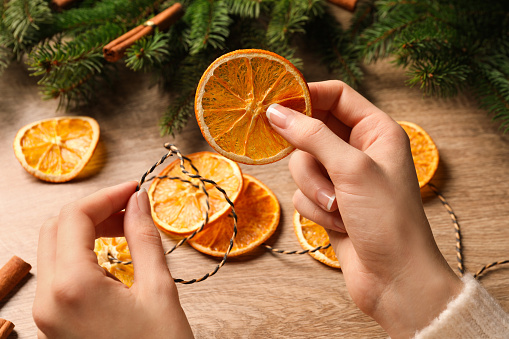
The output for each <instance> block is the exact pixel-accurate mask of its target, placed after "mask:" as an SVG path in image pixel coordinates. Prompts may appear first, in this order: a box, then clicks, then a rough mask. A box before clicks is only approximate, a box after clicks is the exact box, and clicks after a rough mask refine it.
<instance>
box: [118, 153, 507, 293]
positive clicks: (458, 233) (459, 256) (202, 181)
mask: <svg viewBox="0 0 509 339" xmlns="http://www.w3.org/2000/svg"><path fill="white" fill-rule="evenodd" d="M164 147H165V148H166V149H167V150H168V153H166V154H165V155H164V156H163V157H162V158H161V159H160V160H159V161H158V162H156V163H155V164H154V165H153V166H152V167H151V168H150V169H149V170H148V171H146V172H145V173H144V174H143V176H142V177H141V179H140V181H139V182H138V186H137V187H136V191H138V190H139V189H140V188H141V185H143V183H145V182H148V181H151V180H153V179H156V178H157V179H168V180H179V181H181V182H183V183H186V184H189V185H191V186H193V187H195V188H197V189H201V190H202V191H203V193H204V194H205V202H206V205H207V210H206V212H205V215H204V221H203V223H202V224H201V225H200V227H199V228H198V229H197V230H196V231H194V232H193V233H191V234H190V235H189V236H187V237H185V238H183V239H181V240H180V241H179V242H178V243H176V244H175V245H174V246H173V247H172V248H171V249H169V250H167V251H166V252H165V253H164V254H165V255H168V254H170V253H172V252H173V251H174V250H175V249H177V248H178V247H180V246H182V245H183V244H185V243H186V241H187V240H189V239H192V238H193V237H194V236H195V235H196V234H198V233H199V232H201V231H202V230H203V228H204V227H205V225H206V224H207V223H208V221H209V212H210V203H209V200H210V199H209V198H210V197H209V194H208V192H207V189H206V188H205V183H209V184H211V185H213V186H214V188H215V189H217V190H218V191H219V192H221V194H222V195H223V196H224V199H225V200H226V202H227V203H228V204H229V205H230V207H231V217H232V218H233V234H232V237H231V239H230V244H229V246H228V249H227V250H226V252H225V254H224V256H223V258H222V260H221V262H219V264H217V265H216V267H215V268H214V269H213V270H212V271H211V272H208V273H206V274H205V275H204V276H202V277H201V278H197V279H191V280H184V279H178V278H174V279H173V280H174V281H175V282H176V283H181V284H193V283H197V282H200V281H203V280H205V279H207V278H209V277H211V276H213V275H214V274H216V273H217V272H218V271H219V269H220V268H221V267H223V266H224V264H225V263H226V260H227V258H228V255H229V254H230V252H231V250H232V248H233V244H234V241H235V237H236V236H237V219H238V218H237V214H236V213H235V207H234V204H233V202H232V201H231V200H230V198H229V197H228V194H227V193H226V192H225V190H224V189H222V188H221V187H220V186H219V185H218V184H217V183H216V182H214V181H213V180H211V179H207V178H204V177H202V176H201V175H200V174H199V171H198V169H197V168H196V167H195V166H194V165H193V163H192V161H191V159H189V158H187V157H185V156H183V155H182V153H181V152H180V151H179V149H178V148H177V147H176V146H175V145H172V144H169V143H166V144H165V145H164ZM173 155H176V156H177V157H178V159H179V161H180V169H181V171H182V173H184V174H185V175H186V176H187V177H188V178H190V179H198V180H199V181H200V183H199V184H195V183H193V182H192V181H191V180H190V179H185V178H182V177H177V176H172V177H170V176H153V177H151V178H148V179H147V176H148V175H150V174H151V173H152V172H153V171H154V170H155V168H156V167H157V166H159V165H161V164H162V163H163V162H164V161H165V160H166V159H167V158H169V157H171V156H173ZM186 161H187V162H188V163H189V165H190V166H191V168H192V169H193V171H195V172H196V173H194V174H193V173H191V172H189V171H188V170H186V168H185V162H186ZM428 186H429V188H430V189H431V190H432V191H433V193H435V195H436V196H437V197H438V199H439V200H440V202H441V203H442V205H443V206H444V207H445V209H446V210H447V212H448V213H449V216H450V218H451V220H452V223H453V226H454V230H455V237H456V260H457V270H458V272H459V275H460V276H463V274H464V273H465V267H464V263H463V247H462V243H461V228H460V224H459V222H458V218H457V217H456V214H455V213H454V210H453V209H452V207H451V205H450V204H449V203H448V201H447V200H446V199H445V197H444V195H443V194H442V193H441V192H440V191H439V190H438V188H437V187H436V186H435V185H433V184H432V183H428ZM263 245H264V246H265V248H266V249H267V250H269V251H271V252H273V253H278V254H307V253H313V252H316V251H319V250H325V249H327V248H329V247H330V246H331V244H330V243H329V244H327V245H323V246H317V247H315V248H312V249H306V250H300V251H297V250H291V251H288V250H281V249H276V248H273V247H272V246H270V245H267V244H263ZM108 258H109V260H110V262H112V263H116V264H124V265H129V264H132V261H121V260H118V259H117V258H115V257H113V256H112V255H111V253H108ZM508 263H509V260H501V261H496V262H492V263H490V264H488V265H485V266H483V267H482V268H481V269H480V270H478V271H477V273H475V274H474V278H476V279H480V277H481V276H482V275H483V274H484V273H485V272H486V270H487V269H490V268H492V267H494V266H497V265H503V264H508Z"/></svg>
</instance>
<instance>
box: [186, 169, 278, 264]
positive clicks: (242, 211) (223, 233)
mask: <svg viewBox="0 0 509 339" xmlns="http://www.w3.org/2000/svg"><path fill="white" fill-rule="evenodd" d="M243 177H244V187H243V190H242V194H241V195H240V197H239V198H238V199H237V201H236V203H235V212H236V213H237V217H238V222H237V231H238V232H237V236H236V237H235V241H234V243H233V248H232V250H231V251H230V254H229V256H230V257H235V256H238V255H241V254H244V253H247V252H249V251H251V250H253V249H254V248H256V247H257V246H259V245H261V244H262V243H263V242H264V241H266V240H267V239H268V238H270V236H271V235H272V234H273V233H274V231H275V230H276V228H277V226H278V224H279V216H280V207H279V202H278V200H277V198H276V196H275V195H274V193H273V192H272V191H271V190H270V189H269V188H268V187H267V186H265V185H264V184H263V183H262V182H261V181H259V180H258V179H256V178H254V177H252V176H250V175H247V174H244V175H243ZM232 234H233V218H231V217H230V216H229V215H226V214H225V215H223V216H222V217H221V218H219V219H217V220H216V221H215V222H214V223H212V224H211V225H210V226H208V227H207V228H206V229H204V230H203V231H201V232H200V233H198V234H197V235H196V236H195V237H194V238H192V239H189V240H188V243H189V244H190V245H191V246H193V247H194V248H195V249H196V250H198V251H200V252H202V253H205V254H208V255H212V256H215V257H223V256H224V254H225V253H226V250H227V249H228V246H229V245H230V239H231V237H232Z"/></svg>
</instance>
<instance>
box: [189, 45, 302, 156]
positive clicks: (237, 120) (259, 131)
mask: <svg viewBox="0 0 509 339" xmlns="http://www.w3.org/2000/svg"><path fill="white" fill-rule="evenodd" d="M274 103H278V104H281V105H284V106H286V107H289V108H292V109H294V110H296V111H299V112H301V113H304V114H306V115H309V116H311V100H310V96H309V89H308V86H307V84H306V81H305V80H304V78H303V76H302V74H301V73H300V72H299V70H297V68H295V66H293V65H292V64H291V63H290V62H289V61H288V60H286V59H285V58H283V57H281V56H279V55H277V54H275V53H272V52H268V51H264V50H261V49H245V50H237V51H233V52H230V53H227V54H225V55H223V56H221V57H220V58H218V59H217V60H215V61H214V62H213V63H212V64H211V65H210V66H209V67H208V68H207V70H206V71H205V73H204V74H203V76H202V78H201V80H200V83H199V84H198V89H197V91H196V98H195V113H196V119H197V120H198V124H199V126H200V129H201V132H202V134H203V136H204V137H205V139H206V140H207V142H208V143H209V144H210V146H212V148H214V149H215V150H216V151H217V152H219V153H221V154H222V155H224V156H225V157H227V158H229V159H232V160H235V161H237V162H241V163H245V164H266V163H271V162H274V161H277V160H279V159H282V158H283V157H285V156H287V155H288V154H289V153H290V152H291V151H293V149H294V148H293V146H292V145H290V144H289V143H288V142H287V141H286V140H285V139H283V138H282V137H281V136H280V135H279V134H277V133H276V132H274V130H273V129H272V127H271V126H270V124H269V122H268V120H267V117H266V115H265V111H266V110H267V108H268V107H269V106H270V105H271V104H274Z"/></svg>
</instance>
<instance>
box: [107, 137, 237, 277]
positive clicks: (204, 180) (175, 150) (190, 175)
mask: <svg viewBox="0 0 509 339" xmlns="http://www.w3.org/2000/svg"><path fill="white" fill-rule="evenodd" d="M164 147H165V148H166V149H168V153H166V154H165V155H164V156H163V157H162V158H161V159H160V160H159V161H158V162H156V163H155V164H154V165H153V166H152V167H151V168H150V169H149V170H148V171H146V172H145V173H144V174H143V176H142V177H141V179H140V181H139V182H138V186H137V187H136V191H138V190H139V189H140V188H141V185H143V183H144V182H147V181H150V180H153V179H155V178H157V179H168V180H179V181H181V182H183V183H187V184H189V185H192V186H193V187H195V188H199V189H201V190H202V191H203V193H204V194H205V202H206V205H207V210H206V212H205V216H204V221H203V223H202V224H201V225H200V227H199V228H198V229H197V230H196V231H194V232H193V233H191V234H190V235H188V236H187V237H185V238H183V239H181V240H180V241H179V242H178V243H177V244H175V245H174V246H173V247H172V248H171V249H169V250H167V251H166V252H165V253H164V254H165V255H168V254H170V253H172V252H173V251H174V250H175V249H177V248H178V247H180V246H182V245H183V244H184V243H185V242H186V241H187V240H189V239H192V238H193V237H194V236H195V235H196V234H197V233H198V232H200V231H201V230H203V228H204V227H205V225H206V224H207V223H208V221H209V212H210V203H209V194H208V192H207V189H206V188H205V183H209V184H211V185H213V186H214V188H215V189H217V190H218V191H219V192H221V194H223V196H224V199H225V200H226V202H227V203H228V204H229V205H230V207H231V217H232V218H233V234H232V237H231V239H230V244H229V245H228V248H227V250H226V252H225V254H224V256H223V258H222V260H221V262H219V264H217V265H216V267H215V268H214V269H213V270H212V271H211V272H208V273H206V274H205V275H204V276H202V277H200V278H197V279H191V280H184V279H178V278H173V280H174V281H175V282H176V283H180V284H193V283H197V282H200V281H203V280H205V279H207V278H209V277H211V276H213V275H214V274H216V273H217V272H218V271H219V269H220V268H221V267H223V266H224V264H225V263H226V259H227V258H228V255H229V254H230V252H231V250H232V248H233V242H234V241H235V237H236V236H237V214H236V213H235V207H234V204H233V202H232V201H231V200H230V198H229V197H228V194H227V193H226V192H225V190H224V189H222V188H221V187H220V186H219V185H218V184H217V183H216V182H215V181H213V180H211V179H207V178H204V177H202V176H201V175H200V174H199V171H198V169H197V168H196V167H195V166H194V165H193V163H192V161H191V159H189V158H187V157H185V156H183V155H182V153H180V151H179V149H178V148H177V147H176V146H175V145H171V144H168V143H167V144H165V145H164ZM173 155H176V156H177V157H178V159H179V160H180V169H181V171H182V173H184V174H185V175H186V176H187V177H188V178H191V179H198V180H199V181H200V184H199V185H197V184H194V183H193V182H191V180H189V179H185V178H181V177H169V176H154V177H151V178H149V179H147V176H148V175H149V174H150V173H152V172H153V171H154V170H155V168H156V167H157V166H159V165H161V164H162V163H163V162H164V161H165V160H166V159H167V158H169V157H171V156H173ZM186 161H187V162H188V163H189V165H190V166H191V168H192V169H193V171H195V173H194V174H193V173H191V172H189V171H188V170H186V168H185V162H186ZM108 258H109V260H110V261H111V262H112V263H116V264H123V265H129V264H132V261H121V260H118V259H117V258H115V257H113V256H112V255H111V253H109V254H108Z"/></svg>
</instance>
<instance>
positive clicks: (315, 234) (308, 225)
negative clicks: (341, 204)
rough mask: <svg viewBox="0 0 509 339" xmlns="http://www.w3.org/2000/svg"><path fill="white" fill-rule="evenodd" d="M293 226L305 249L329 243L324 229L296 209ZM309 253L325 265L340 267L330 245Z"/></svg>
mask: <svg viewBox="0 0 509 339" xmlns="http://www.w3.org/2000/svg"><path fill="white" fill-rule="evenodd" d="M293 227H294V230H295V234H296V235H297V239H298V240H299V243H300V245H301V246H302V248H303V249H305V250H312V249H314V248H316V247H318V246H326V245H327V244H328V243H329V235H328V234H327V232H326V231H325V229H324V228H323V227H322V226H320V225H318V224H317V223H315V222H314V221H311V220H309V219H306V218H304V217H303V216H301V215H300V214H299V212H297V211H295V213H294V215H293ZM309 255H311V256H312V257H313V258H315V259H316V260H318V261H320V262H322V263H324V264H325V265H328V266H331V267H334V268H340V266H339V261H338V259H337V257H336V254H335V253H334V250H333V249H332V247H329V248H327V249H324V250H318V251H315V252H309Z"/></svg>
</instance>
